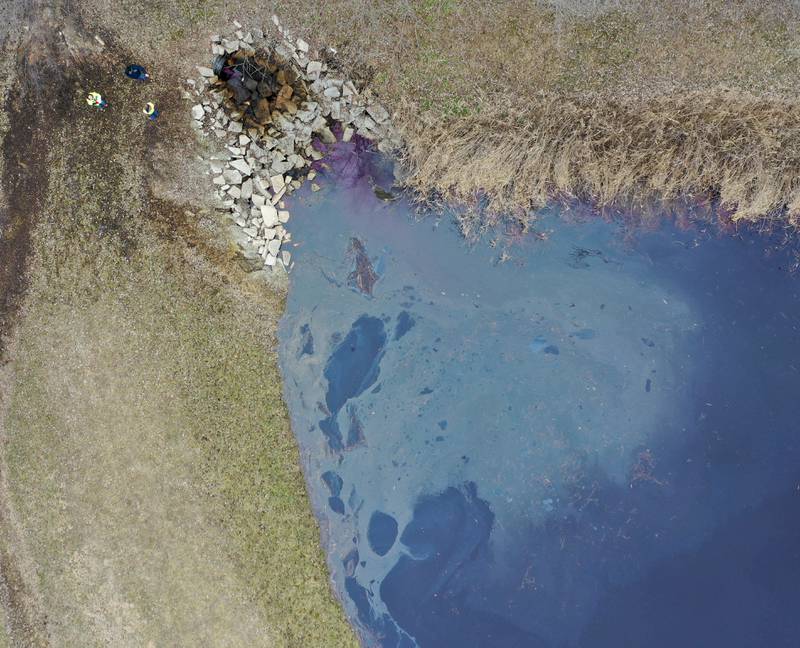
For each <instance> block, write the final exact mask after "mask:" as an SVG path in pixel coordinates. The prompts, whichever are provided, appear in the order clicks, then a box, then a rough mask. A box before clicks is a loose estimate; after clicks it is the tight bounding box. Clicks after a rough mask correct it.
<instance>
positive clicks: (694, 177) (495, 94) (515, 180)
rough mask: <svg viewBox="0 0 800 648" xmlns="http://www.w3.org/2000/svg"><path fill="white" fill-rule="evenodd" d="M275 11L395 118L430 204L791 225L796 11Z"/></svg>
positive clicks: (799, 139) (649, 6) (532, 7)
mask: <svg viewBox="0 0 800 648" xmlns="http://www.w3.org/2000/svg"><path fill="white" fill-rule="evenodd" d="M277 4H278V8H279V10H283V12H284V14H288V15H290V16H291V18H292V19H293V22H295V23H296V24H297V25H302V26H304V27H305V26H307V29H304V31H307V32H309V34H310V35H312V36H315V35H318V34H322V35H323V38H325V39H326V41H327V42H331V43H332V44H334V45H335V46H337V47H339V48H340V51H341V56H342V58H343V59H344V60H345V61H347V62H348V65H349V66H350V67H351V68H352V69H355V70H362V71H363V72H364V74H365V77H366V80H367V81H368V82H369V84H370V85H371V86H372V87H374V88H375V89H376V90H377V91H378V92H379V93H380V94H381V95H382V96H384V97H385V98H386V100H387V101H388V103H390V104H391V106H392V107H393V108H394V109H395V110H396V111H397V115H396V119H397V121H398V122H399V124H400V125H401V126H402V127H403V128H404V132H405V136H406V140H407V142H408V151H407V161H408V163H409V165H410V167H411V170H412V184H413V185H414V186H415V187H416V188H418V189H420V190H421V191H423V192H428V191H431V190H433V191H436V192H438V193H441V194H444V195H445V196H446V197H448V198H451V199H456V200H460V201H470V200H472V199H473V198H474V197H475V196H476V195H478V194H486V195H487V196H488V197H489V198H490V201H491V206H492V207H494V208H495V210H493V211H495V212H497V211H499V210H509V209H512V210H513V209H515V208H516V209H519V208H523V209H524V208H528V207H531V206H533V207H536V206H539V205H541V204H542V203H543V202H544V201H546V200H547V199H548V198H552V197H553V196H559V195H568V196H575V195H577V196H581V197H584V198H589V199H592V200H594V201H596V202H597V203H599V204H601V205H606V204H609V203H612V202H615V201H619V200H625V201H648V200H652V199H654V198H655V199H663V200H670V199H673V198H675V197H676V196H684V197H691V196H693V195H696V194H699V193H702V194H703V195H709V194H710V195H713V196H719V198H720V200H721V202H722V203H723V205H724V207H725V208H726V210H727V212H728V213H730V214H731V216H732V218H734V219H740V218H744V219H758V218H761V217H764V216H768V215H771V216H775V215H776V214H779V215H781V216H783V217H785V218H787V219H789V220H790V221H791V222H792V223H794V222H795V221H796V220H797V218H798V215H800V193H798V181H797V179H796V178H797V176H798V172H800V157H799V156H798V155H799V154H800V129H799V128H798V126H800V119H799V118H800V113H798V97H799V95H798V91H797V88H798V87H800V86H798V81H800V75H798V69H799V67H798V58H799V57H800V39H798V25H800V14H798V11H797V9H796V8H795V6H794V5H793V4H792V3H789V2H776V1H772V2H754V1H749V0H740V1H738V2H721V1H715V0H706V1H698V0H679V1H677V2H670V3H666V2H652V1H651V2H646V1H635V0H633V1H616V2H614V1H598V2H588V1H587V2H570V3H566V2H548V3H544V2H539V3H535V2H533V3H527V2H519V1H516V0H501V1H499V2H494V3H484V2H480V1H478V0H420V1H416V2H412V1H407V0H393V1H390V2H383V3H380V6H378V7H374V6H368V4H367V3H364V2H358V1H357V0H332V1H331V2H327V3H325V4H324V6H322V7H318V9H317V11H315V12H312V13H311V15H310V16H309V15H308V14H305V15H304V13H303V7H302V5H303V4H304V3H302V2H301V3H299V5H301V6H300V7H298V6H297V5H298V3H296V2H291V3H290V2H278V3H277ZM317 38H319V36H317ZM784 208H785V210H784ZM782 210H784V211H783V213H780V212H781V211H782ZM490 213H491V212H490Z"/></svg>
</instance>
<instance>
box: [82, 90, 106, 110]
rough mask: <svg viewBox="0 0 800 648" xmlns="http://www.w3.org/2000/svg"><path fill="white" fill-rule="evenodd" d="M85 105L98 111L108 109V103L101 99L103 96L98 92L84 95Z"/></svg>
mask: <svg viewBox="0 0 800 648" xmlns="http://www.w3.org/2000/svg"><path fill="white" fill-rule="evenodd" d="M86 103H87V104H89V105H90V106H94V107H96V108H99V109H100V110H105V109H106V108H107V107H108V102H107V101H106V100H105V99H103V96H102V95H101V94H100V93H99V92H94V91H92V92H90V93H89V94H88V95H86Z"/></svg>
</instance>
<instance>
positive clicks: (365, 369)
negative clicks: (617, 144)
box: [280, 150, 800, 648]
mask: <svg viewBox="0 0 800 648" xmlns="http://www.w3.org/2000/svg"><path fill="white" fill-rule="evenodd" d="M334 166H335V173H331V174H329V177H328V178H326V179H325V181H324V185H325V188H324V189H323V191H321V192H319V193H317V194H311V193H303V194H301V196H300V199H299V203H296V205H295V209H294V212H293V214H294V215H293V221H292V228H293V229H292V232H293V239H294V241H295V242H296V243H297V244H298V246H297V248H296V250H295V255H294V258H295V260H296V267H295V270H294V272H293V274H292V285H291V290H290V295H289V301H288V305H287V312H286V315H285V317H284V320H283V322H282V326H281V332H280V338H281V349H280V351H281V364H282V371H283V375H284V378H285V396H286V400H287V403H288V405H289V409H290V412H291V416H292V423H293V428H294V430H295V433H296V435H297V437H298V440H299V443H300V445H301V449H302V453H303V460H304V468H305V471H306V476H307V479H308V482H309V485H310V491H311V497H312V501H313V504H314V507H315V510H316V513H317V515H318V518H319V520H320V524H321V527H322V530H323V536H324V543H325V547H326V550H327V552H328V558H329V564H330V566H331V569H332V574H333V580H334V585H335V588H336V590H337V592H338V593H339V595H340V596H341V598H342V600H343V602H344V605H345V609H346V611H347V613H348V615H349V616H350V617H351V619H352V620H353V622H354V624H355V625H356V626H357V628H358V629H359V633H360V635H361V637H362V640H363V642H364V644H365V645H368V646H414V645H418V646H421V647H423V648H434V647H440V646H441V647H444V646H448V647H449V646H453V647H456V646H487V647H488V646H537V647H538V646H553V647H559V648H561V647H567V646H569V647H571V646H581V647H583V646H586V647H595V646H597V647H603V648H605V647H609V648H610V647H615V648H616V647H620V646H636V647H638V646H648V648H654V647H660V646H663V647H665V648H666V647H667V646H669V647H673V646H703V647H716V646H720V647H723V646H725V647H730V646H742V647H744V646H795V645H797V643H798V640H797V637H798V636H800V621H799V620H798V617H797V615H796V614H795V608H796V607H797V603H798V602H799V601H800V585H798V583H800V515H799V514H800V463H798V460H799V459H800V439H798V430H797V427H798V424H797V421H798V420H800V399H798V397H797V394H798V393H800V372H798V369H799V368H800V364H797V363H798V361H799V360H800V359H799V358H798V348H799V344H798V342H799V341H800V337H798V325H800V298H799V296H798V279H797V278H795V277H793V276H792V275H790V274H789V273H787V272H786V271H785V270H784V269H783V268H782V267H781V265H782V263H783V257H784V256H785V253H780V254H777V255H775V256H773V257H766V256H765V255H764V249H765V246H766V243H765V241H763V240H761V241H759V240H758V239H755V238H746V239H744V238H741V237H738V238H737V237H730V236H727V237H721V236H714V235H712V234H709V233H707V232H705V231H703V230H702V229H692V230H689V231H677V230H675V229H674V228H672V227H670V226H666V225H665V226H664V227H663V228H661V229H659V230H658V231H652V232H640V233H638V234H636V235H635V236H634V237H633V238H631V237H630V236H623V231H622V229H621V227H620V226H619V225H615V224H610V223H606V222H602V221H600V220H589V221H586V222H581V223H574V222H572V223H571V222H568V221H567V220H565V219H562V218H560V217H559V215H558V214H556V213H544V212H543V213H542V214H540V225H539V231H545V232H547V234H548V236H546V237H533V236H531V237H529V238H524V239H522V240H520V241H519V242H518V243H517V244H516V245H515V246H514V247H512V248H511V250H510V254H511V257H512V258H511V259H510V260H509V261H507V262H506V263H502V264H498V263H497V258H498V253H499V250H498V249H493V248H491V247H490V246H489V245H487V244H486V242H484V243H483V244H481V245H477V246H474V247H470V246H468V245H467V244H466V243H465V242H464V240H463V239H462V238H461V236H460V235H459V234H458V232H457V231H456V230H455V228H454V227H453V226H452V224H451V221H450V217H449V216H447V215H445V216H443V217H433V216H431V217H429V218H427V219H425V220H422V221H416V220H415V219H414V218H413V217H412V216H411V210H410V207H409V205H408V204H407V202H405V201H404V200H403V199H400V200H397V201H395V202H391V203H386V202H382V201H380V200H378V199H377V198H376V197H375V195H374V193H373V191H372V189H371V185H372V184H373V183H378V184H380V185H381V186H383V188H387V186H388V184H389V183H390V179H389V176H388V175H387V170H386V166H385V164H384V163H383V162H382V161H381V160H380V159H379V158H376V157H373V156H371V155H370V154H361V155H356V154H353V155H352V156H350V155H348V154H347V151H346V150H345V151H343V152H341V153H340V157H339V158H338V159H337V161H336V164H335V165H334ZM353 239H355V240H356V241H355V242H354V240H353ZM362 246H363V247H362ZM359 263H360V272H354V270H356V269H358V268H357V267H356V266H359ZM359 287H360V288H361V289H359ZM370 289H371V290H370ZM370 292H371V294H369V293H370Z"/></svg>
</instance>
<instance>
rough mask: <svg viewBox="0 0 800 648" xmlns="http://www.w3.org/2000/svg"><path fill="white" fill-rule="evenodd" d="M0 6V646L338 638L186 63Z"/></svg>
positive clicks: (70, 13) (255, 300)
mask: <svg viewBox="0 0 800 648" xmlns="http://www.w3.org/2000/svg"><path fill="white" fill-rule="evenodd" d="M3 11H5V12H6V13H7V14H8V15H3V16H2V17H3V18H4V19H5V21H4V23H3V24H4V25H6V26H7V33H4V34H0V36H2V38H0V42H2V43H3V57H2V65H3V66H4V68H3V69H4V70H10V72H11V73H10V74H9V75H7V76H5V75H4V76H3V78H4V80H5V81H4V83H5V85H4V88H3V90H4V91H5V93H6V94H5V96H4V104H3V105H4V111H3V116H2V119H3V121H2V122H0V128H2V130H1V131H0V135H2V136H3V142H2V148H3V159H2V163H3V167H2V212H1V213H0V226H1V227H2V237H1V238H0V340H2V346H1V347H0V354H1V355H0V357H1V358H2V360H1V364H0V442H1V445H0V600H2V604H3V605H2V610H3V612H2V617H1V618H2V621H3V623H2V630H0V646H3V645H14V646H17V645H18V646H47V645H54V646H89V645H97V646H99V645H114V646H125V645H130V646H161V645H220V646H223V645H230V646H244V645H247V646H256V645H268V646H307V645H336V646H339V645H353V644H354V637H353V635H352V631H351V630H350V628H349V626H348V625H347V624H346V622H345V620H344V617H343V615H342V613H341V610H340V608H339V606H338V604H337V602H336V601H335V599H334V598H333V596H332V594H331V591H330V587H329V585H328V580H327V578H328V577H327V572H326V569H325V566H324V560H323V557H322V552H321V550H320V547H319V530H318V528H317V526H316V523H315V521H314V519H313V517H312V515H311V512H310V508H309V505H308V502H307V497H306V492H305V485H304V482H303V478H302V474H301V472H300V469H299V459H298V456H297V447H296V445H295V441H294V438H293V436H292V434H291V430H290V429H289V424H288V419H287V415H286V411H285V407H284V405H283V402H282V399H281V389H280V378H279V375H278V370H277V366H276V361H275V355H274V351H273V349H274V346H275V338H274V332H275V329H276V325H277V319H278V317H279V316H280V313H281V311H282V308H283V298H284V290H285V286H284V285H283V284H281V283H280V282H279V283H274V282H273V283H272V284H269V283H265V282H264V281H263V277H254V276H253V275H252V274H250V273H248V268H247V267H246V266H244V265H243V264H242V262H241V260H240V259H239V258H238V256H237V254H236V253H235V251H234V250H233V249H232V248H231V247H230V246H229V244H228V243H227V241H226V239H225V237H224V236H223V234H222V225H221V223H220V222H219V218H218V215H217V214H215V212H214V211H213V209H212V208H211V196H210V193H207V191H206V188H209V189H210V184H209V183H208V178H207V176H206V175H205V164H204V163H203V162H201V161H200V160H198V159H197V156H202V155H203V154H206V153H208V151H206V150H205V149H204V144H203V143H201V142H199V141H197V140H196V139H195V135H194V133H193V131H192V130H191V127H190V125H189V118H188V109H187V107H186V106H184V103H183V100H182V99H181V97H180V92H179V91H180V79H181V76H180V74H179V73H182V74H183V75H185V74H186V72H185V71H184V70H181V69H180V68H179V66H178V65H172V66H170V64H169V61H168V60H164V59H159V61H158V62H159V63H161V62H163V65H161V66H156V67H157V69H154V70H152V71H153V72H154V74H153V81H152V82H151V83H150V84H148V85H147V86H143V85H138V84H135V83H133V82H132V81H130V80H129V79H127V78H125V77H124V75H123V74H122V70H123V69H124V67H125V65H126V64H128V63H130V62H131V61H132V59H133V55H132V54H131V53H130V52H129V51H126V49H125V47H124V46H123V45H122V44H121V43H120V41H119V40H118V39H117V38H115V35H114V33H113V30H111V29H109V30H108V31H98V30H92V29H90V28H89V27H87V26H86V23H85V21H84V15H83V13H82V7H76V6H75V5H74V4H73V3H64V4H59V3H55V4H54V3H47V7H45V5H44V3H42V4H39V3H33V4H31V5H29V6H28V7H27V8H25V10H24V11H23V7H22V5H21V4H20V5H14V6H12V7H10V8H6V9H3ZM162 55H163V56H164V57H165V59H168V56H167V53H162ZM144 62H145V63H146V64H148V65H150V66H151V68H152V66H154V65H156V64H155V63H154V62H153V61H144ZM89 90H97V91H99V92H101V93H102V94H103V95H105V96H106V97H107V98H108V99H109V101H110V102H111V106H110V108H109V109H108V110H107V111H105V112H99V111H95V110H92V109H90V108H89V107H88V106H87V105H86V103H85V101H84V96H85V94H86V93H87V92H88V91H89ZM148 100H152V101H155V102H156V103H157V105H158V107H159V109H160V110H161V113H162V117H161V118H160V120H159V121H158V122H155V123H152V122H149V121H147V120H146V119H145V117H144V115H143V114H142V113H141V108H142V106H143V104H144V102H145V101H148Z"/></svg>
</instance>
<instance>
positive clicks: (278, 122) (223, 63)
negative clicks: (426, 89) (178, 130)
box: [184, 16, 402, 270]
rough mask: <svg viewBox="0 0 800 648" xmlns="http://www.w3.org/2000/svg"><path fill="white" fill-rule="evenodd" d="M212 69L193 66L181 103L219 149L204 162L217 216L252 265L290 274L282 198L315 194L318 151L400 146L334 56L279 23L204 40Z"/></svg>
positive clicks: (378, 109) (382, 112)
mask: <svg viewBox="0 0 800 648" xmlns="http://www.w3.org/2000/svg"><path fill="white" fill-rule="evenodd" d="M211 51H212V54H213V55H214V57H215V58H214V61H213V65H212V67H198V68H197V69H198V72H199V77H198V78H196V79H189V80H187V84H188V86H189V87H188V89H187V90H186V92H185V94H184V96H185V97H186V98H187V99H192V100H193V101H196V103H195V104H194V105H193V106H192V108H191V113H192V118H193V120H194V123H195V125H196V127H197V130H198V131H199V132H200V133H202V135H203V136H204V137H206V138H213V139H216V141H217V142H219V144H220V145H221V146H220V149H219V150H218V151H217V152H216V153H214V154H212V155H211V156H210V159H209V165H210V175H211V176H212V178H213V183H214V185H215V189H216V195H217V198H218V200H219V204H218V207H219V209H220V210H222V211H224V212H227V213H228V214H230V218H231V220H232V222H233V226H232V234H233V237H234V239H235V240H236V242H237V243H238V244H239V246H240V247H241V248H242V253H243V254H244V256H245V257H246V258H248V259H250V260H252V261H255V264H254V267H257V268H260V267H262V265H263V267H264V268H265V269H268V270H269V269H271V270H276V269H278V268H285V269H286V270H289V269H290V268H291V266H292V255H291V251H290V249H289V248H290V245H291V233H290V231H289V229H288V228H287V224H288V222H289V218H290V212H289V209H288V207H287V198H288V197H289V195H290V194H291V193H292V192H293V191H296V190H297V189H299V188H300V187H301V186H302V184H303V183H304V182H306V181H308V182H311V189H312V191H318V190H319V188H320V187H319V185H318V184H317V183H316V182H314V180H315V178H316V176H317V171H318V169H320V168H321V166H322V165H324V158H325V153H326V151H328V150H329V149H330V147H331V146H333V145H335V144H336V142H337V141H343V142H348V141H351V140H352V139H353V138H363V139H364V140H368V141H371V142H373V143H374V145H375V146H376V147H377V148H378V150H380V151H382V152H385V153H390V152H392V151H393V150H396V149H397V148H399V147H400V146H401V145H402V141H401V139H400V136H399V134H398V132H397V131H396V130H395V128H394V127H393V126H392V123H391V120H390V118H389V114H388V112H387V111H386V109H385V108H384V107H383V106H381V105H380V104H379V103H378V102H377V101H375V100H374V98H373V97H371V95H370V93H369V91H366V92H361V91H359V88H358V87H357V86H356V84H355V83H353V82H352V81H351V80H349V79H347V78H345V77H344V76H343V75H342V74H341V72H339V71H338V68H337V66H336V62H335V55H336V52H335V51H334V50H332V49H327V50H317V49H313V48H312V47H311V46H310V45H309V44H308V43H307V42H306V41H304V40H303V39H301V38H297V39H294V38H292V36H291V34H290V33H289V32H288V30H286V29H285V28H284V27H283V26H282V25H281V23H280V21H279V20H278V18H277V17H276V16H273V17H272V25H271V26H270V27H269V29H268V30H267V32H264V31H263V30H262V29H256V30H253V31H244V29H243V27H242V25H241V24H239V23H238V22H234V27H233V30H232V33H231V34H229V35H223V36H219V35H215V36H212V37H211Z"/></svg>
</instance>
